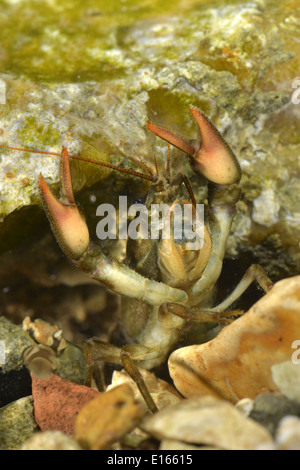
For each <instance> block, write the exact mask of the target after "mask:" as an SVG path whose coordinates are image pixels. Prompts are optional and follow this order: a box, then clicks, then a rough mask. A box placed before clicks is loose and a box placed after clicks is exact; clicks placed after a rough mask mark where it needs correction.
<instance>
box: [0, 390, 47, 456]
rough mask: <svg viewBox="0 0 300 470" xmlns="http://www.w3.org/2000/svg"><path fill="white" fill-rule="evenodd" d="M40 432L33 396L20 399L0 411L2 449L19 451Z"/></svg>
mask: <svg viewBox="0 0 300 470" xmlns="http://www.w3.org/2000/svg"><path fill="white" fill-rule="evenodd" d="M37 431H38V425H37V424H36V422H35V419H34V412H33V399H32V396H28V397H25V398H20V400H17V401H15V402H13V403H10V404H9V405H7V406H4V407H3V408H1V409H0V449H1V450H17V449H19V448H20V447H21V446H22V445H23V444H24V442H25V441H26V440H27V439H29V438H30V437H31V436H32V435H33V434H34V433H35V432H37Z"/></svg>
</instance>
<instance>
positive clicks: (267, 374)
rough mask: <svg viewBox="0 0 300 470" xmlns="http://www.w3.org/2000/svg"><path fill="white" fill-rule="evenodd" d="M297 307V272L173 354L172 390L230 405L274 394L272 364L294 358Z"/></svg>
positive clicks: (299, 333)
mask: <svg viewBox="0 0 300 470" xmlns="http://www.w3.org/2000/svg"><path fill="white" fill-rule="evenodd" d="M299 311H300V276H295V277H292V278H288V279H284V280H282V281H279V282H277V283H276V284H275V285H274V286H273V287H272V289H271V290H270V292H268V293H267V294H266V295H265V296H264V297H263V298H262V299H260V300H259V301H258V302H257V303H255V304H254V305H253V307H251V309H250V310H249V311H248V312H247V313H245V314H244V315H243V316H241V317H240V318H238V319H237V320H235V321H234V322H233V323H231V324H230V325H228V326H226V327H225V328H224V329H223V330H222V331H221V332H220V333H219V334H218V336H217V337H216V338H214V339H213V340H211V341H209V342H207V343H205V344H200V345H194V346H187V347H184V348H181V349H177V350H176V351H174V352H173V353H172V354H171V356H170V358H169V370H170V375H171V377H172V379H173V381H174V384H175V386H176V388H177V389H178V390H179V391H180V392H181V393H182V394H183V395H184V396H186V397H190V396H193V395H195V394H210V395H213V396H220V397H223V398H226V399H227V400H229V401H231V402H233V403H236V402H237V401H239V400H240V399H242V398H252V399H253V398H255V397H256V396H257V395H259V394H260V393H266V392H275V391H277V392H278V391H279V390H278V388H277V386H276V384H275V383H274V381H273V379H272V369H271V368H272V366H273V365H275V364H279V363H281V362H283V361H288V360H289V359H290V360H292V354H293V349H292V345H293V343H294V341H295V340H298V339H299V338H300V323H299Z"/></svg>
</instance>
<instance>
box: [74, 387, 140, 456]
mask: <svg viewBox="0 0 300 470" xmlns="http://www.w3.org/2000/svg"><path fill="white" fill-rule="evenodd" d="M144 414H145V410H144V408H143V407H142V406H141V405H140V403H138V402H137V401H136V400H135V397H134V393H133V391H132V388H131V387H130V385H129V384H126V383H124V384H122V385H118V386H117V387H114V388H113V389H111V390H109V391H106V392H104V393H101V394H100V393H98V396H97V397H95V398H94V399H93V400H91V401H90V402H89V403H87V404H86V405H85V406H84V407H83V408H82V409H81V411H80V412H79V414H78V416H77V418H76V422H75V428H74V436H75V439H76V440H77V441H78V442H79V444H80V445H81V446H82V447H83V448H84V449H87V450H103V449H108V448H109V447H110V446H111V444H113V443H114V442H116V441H118V440H119V439H120V438H121V437H123V436H124V435H125V434H126V433H127V432H129V431H131V430H132V429H134V428H135V427H136V426H137V424H138V423H139V422H140V420H141V419H142V417H143V416H144Z"/></svg>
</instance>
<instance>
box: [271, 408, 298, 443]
mask: <svg viewBox="0 0 300 470" xmlns="http://www.w3.org/2000/svg"><path fill="white" fill-rule="evenodd" d="M275 441H276V444H277V449H278V450H300V419H299V418H296V417H295V416H286V417H285V418H283V419H282V420H281V421H280V423H279V426H278V429H277V431H276V436H275Z"/></svg>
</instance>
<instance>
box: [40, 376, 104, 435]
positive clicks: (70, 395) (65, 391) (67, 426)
mask: <svg viewBox="0 0 300 470" xmlns="http://www.w3.org/2000/svg"><path fill="white" fill-rule="evenodd" d="M31 378H32V395H33V399H34V414H35V419H36V422H37V424H38V425H39V426H40V428H41V430H42V431H48V430H52V431H61V432H63V433H65V434H73V430H74V423H75V419H76V416H77V414H78V413H79V411H80V410H81V409H82V408H83V407H84V405H86V404H87V403H88V402H89V401H91V400H92V399H93V398H95V397H97V396H98V395H99V392H98V391H96V390H93V389H92V388H89V387H85V386H83V385H77V384H75V383H73V382H70V381H68V380H64V379H62V378H60V377H58V375H55V374H51V375H50V376H49V377H48V378H47V379H39V378H37V377H36V376H34V375H33V374H31Z"/></svg>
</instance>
